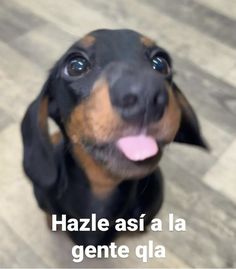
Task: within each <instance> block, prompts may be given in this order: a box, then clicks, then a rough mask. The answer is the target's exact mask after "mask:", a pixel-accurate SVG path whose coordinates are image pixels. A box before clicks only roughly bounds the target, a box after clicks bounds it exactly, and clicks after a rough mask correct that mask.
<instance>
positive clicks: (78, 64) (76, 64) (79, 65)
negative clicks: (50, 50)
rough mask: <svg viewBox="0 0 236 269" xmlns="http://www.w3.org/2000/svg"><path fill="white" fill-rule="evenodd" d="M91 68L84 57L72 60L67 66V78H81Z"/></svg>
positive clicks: (65, 70)
mask: <svg viewBox="0 0 236 269" xmlns="http://www.w3.org/2000/svg"><path fill="white" fill-rule="evenodd" d="M89 68H90V64H89V62H88V60H87V59H86V58H85V57H83V56H75V57H73V58H70V59H69V60H68V62H67V64H66V66H65V69H64V73H65V75H67V76H71V77H75V76H80V75H82V74H83V73H85V72H87V71H88V70H89Z"/></svg>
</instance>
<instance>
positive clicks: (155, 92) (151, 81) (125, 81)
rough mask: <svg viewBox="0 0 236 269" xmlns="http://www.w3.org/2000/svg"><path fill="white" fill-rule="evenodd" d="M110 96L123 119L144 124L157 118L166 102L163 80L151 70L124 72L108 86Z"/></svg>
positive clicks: (160, 115) (161, 113) (159, 116)
mask: <svg viewBox="0 0 236 269" xmlns="http://www.w3.org/2000/svg"><path fill="white" fill-rule="evenodd" d="M110 98H111V102H112V104H113V106H114V107H115V108H116V109H117V110H118V111H119V113H120V115H121V116H122V118H123V119H124V120H126V121H132V122H136V123H144V124H148V123H150V122H153V121H157V120H159V119H160V118H161V117H162V115H163V113H164V110H165V107H166V106H167V104H168V93H167V90H166V87H165V80H164V78H163V77H162V76H161V75H158V74H156V73H155V72H153V71H152V70H150V71H149V70H148V71H147V72H142V73H138V74H137V73H136V72H124V73H123V74H122V76H120V77H119V78H118V79H116V80H115V81H113V83H112V85H111V86H110Z"/></svg>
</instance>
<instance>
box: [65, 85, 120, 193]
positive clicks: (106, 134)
mask: <svg viewBox="0 0 236 269" xmlns="http://www.w3.org/2000/svg"><path fill="white" fill-rule="evenodd" d="M122 124H123V122H122V120H121V118H120V116H119V115H118V113H117V112H116V111H114V110H113V108H112V105H111V103H110V98H109V88H108V84H107V82H106V81H105V80H99V81H98V82H97V83H95V86H94V87H93V90H92V93H91V96H90V97H89V99H87V100H85V101H84V102H83V103H82V104H80V105H79V106H77V107H76V108H75V110H74V111H73V112H72V114H71V116H70V120H69V123H68V125H67V132H68V135H69V137H70V138H71V141H72V142H73V143H74V148H73V150H74V154H75V156H76V158H77V159H78V161H79V162H80V164H81V165H82V166H83V167H84V170H85V173H86V174H87V176H88V178H89V181H90V184H91V188H92V190H93V192H94V193H95V194H96V195H98V196H103V195H104V194H108V193H110V192H111V191H112V190H113V189H114V188H115V187H116V186H117V184H118V182H119V179H117V178H114V177H112V176H111V175H109V174H108V172H107V171H105V170H104V169H103V168H102V167H101V166H100V165H98V164H97V163H96V162H95V161H94V160H93V159H92V157H91V156H89V155H88V154H87V153H86V151H85V150H84V149H83V146H82V145H81V144H80V140H81V139H82V138H86V139H91V140H92V141H95V142H99V143H102V142H107V141H109V140H110V139H112V138H113V136H114V133H115V132H116V131H118V130H119V129H121V128H120V127H121V125H122Z"/></svg>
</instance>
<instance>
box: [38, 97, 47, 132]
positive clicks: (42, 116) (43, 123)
mask: <svg viewBox="0 0 236 269" xmlns="http://www.w3.org/2000/svg"><path fill="white" fill-rule="evenodd" d="M47 118H48V98H47V97H45V98H43V100H42V101H41V103H40V106H39V115H38V121H39V127H40V128H41V130H42V131H44V132H47V129H48V122H47Z"/></svg>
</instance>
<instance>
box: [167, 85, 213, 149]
mask: <svg viewBox="0 0 236 269" xmlns="http://www.w3.org/2000/svg"><path fill="white" fill-rule="evenodd" d="M172 88H173V90H174V92H175V95H176V98H177V101H178V103H179V105H180V108H181V114H182V116H181V122H180V127H179V130H178V132H177V134H176V137H175V139H174V141H175V142H179V143H186V144H191V145H196V146H199V147H202V148H204V149H209V148H208V145H207V143H206V142H205V140H204V138H203V137H202V134H201V129H200V125H199V122H198V119H197V116H196V114H195V112H194V110H193V108H192V106H191V105H190V104H189V102H188V101H187V99H186V97H185V96H184V95H183V93H182V92H181V91H180V89H179V88H178V87H177V85H176V84H175V83H173V86H172Z"/></svg>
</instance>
